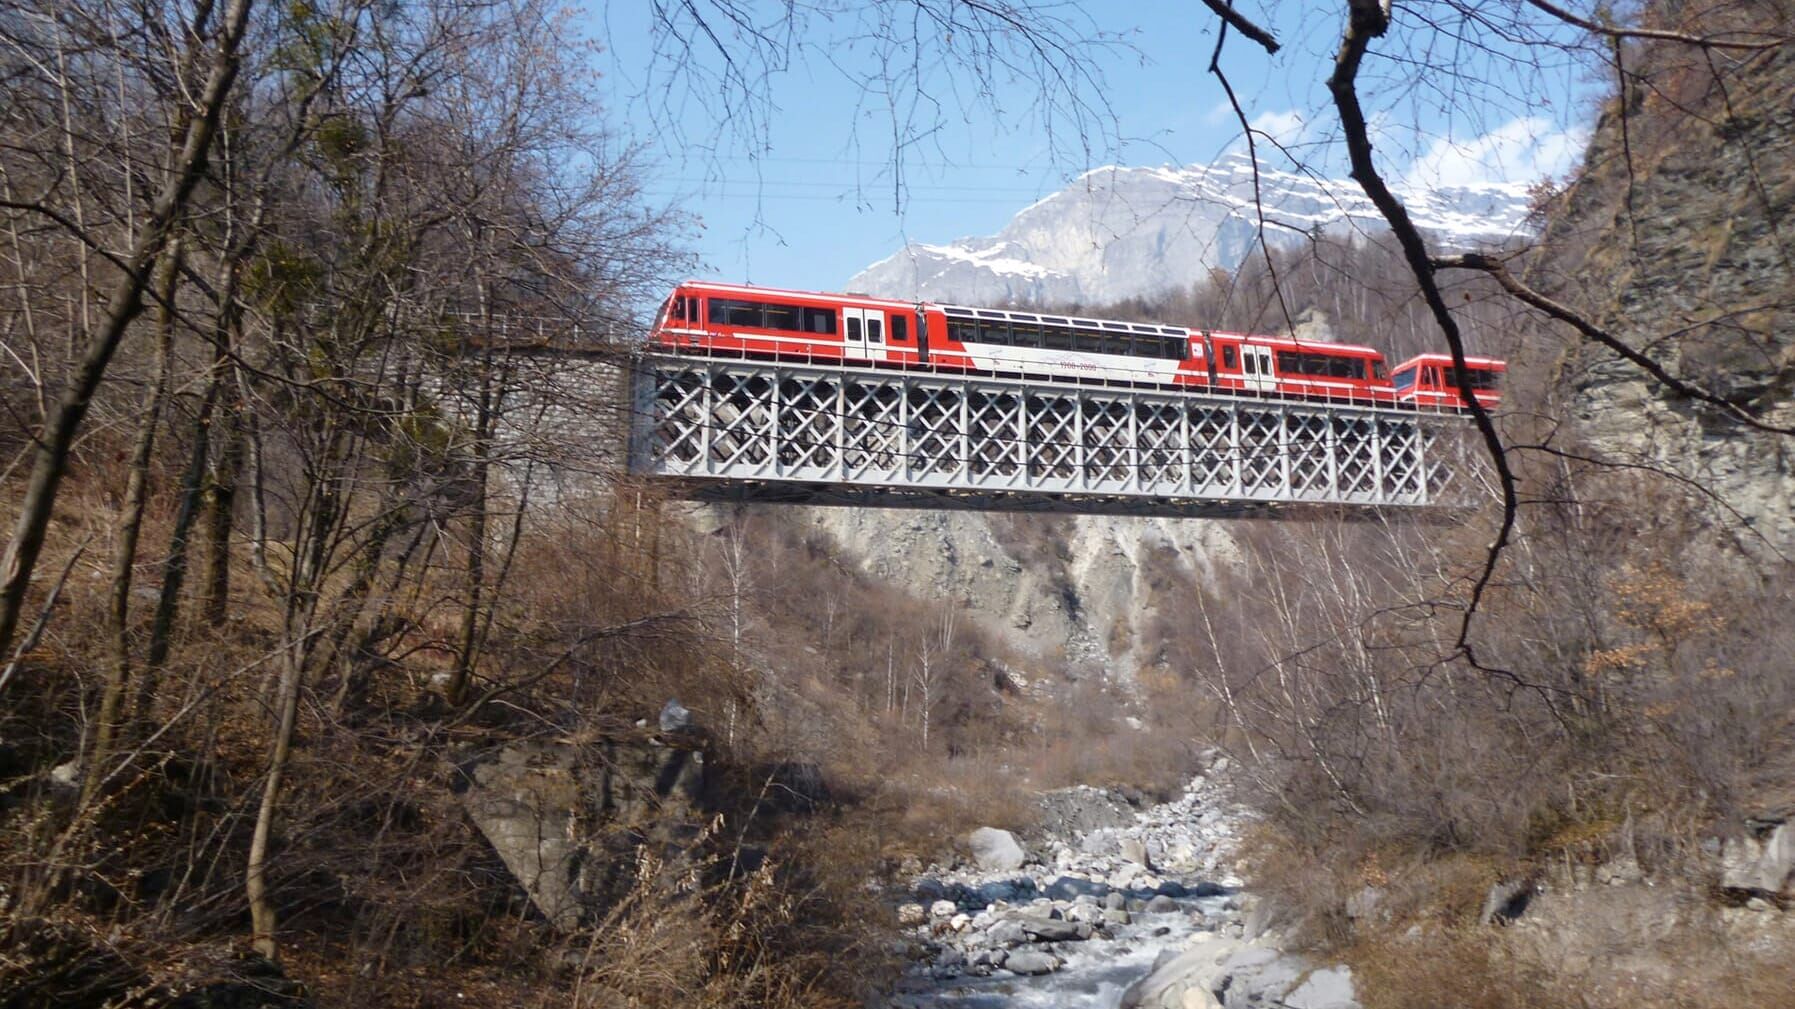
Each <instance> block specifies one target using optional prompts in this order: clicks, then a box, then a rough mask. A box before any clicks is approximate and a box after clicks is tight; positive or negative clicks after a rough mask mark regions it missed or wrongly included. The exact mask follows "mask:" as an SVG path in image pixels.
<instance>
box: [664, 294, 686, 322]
mask: <svg viewBox="0 0 1795 1009" xmlns="http://www.w3.org/2000/svg"><path fill="white" fill-rule="evenodd" d="M667 318H669V319H673V320H676V321H679V322H684V321H686V299H684V298H674V299H673V303H672V304H671V305H669V306H667Z"/></svg>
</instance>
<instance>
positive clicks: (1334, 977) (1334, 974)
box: [1284, 966, 1359, 1009]
mask: <svg viewBox="0 0 1795 1009" xmlns="http://www.w3.org/2000/svg"><path fill="white" fill-rule="evenodd" d="M1284 1005H1285V1006H1286V1007H1288V1009H1359V999H1358V993H1357V992H1356V991H1355V990H1354V988H1353V983H1352V968H1350V967H1345V966H1341V967H1326V968H1323V969H1321V970H1318V971H1311V972H1310V974H1309V976H1308V977H1306V978H1304V979H1303V983H1302V984H1299V985H1297V986H1296V987H1295V988H1294V989H1292V990H1291V992H1290V994H1288V995H1286V996H1284Z"/></svg>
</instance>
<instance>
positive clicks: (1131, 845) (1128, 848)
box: [1117, 837, 1153, 871]
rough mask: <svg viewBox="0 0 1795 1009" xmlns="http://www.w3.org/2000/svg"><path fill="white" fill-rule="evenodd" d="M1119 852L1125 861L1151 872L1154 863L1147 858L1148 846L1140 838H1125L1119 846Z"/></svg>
mask: <svg viewBox="0 0 1795 1009" xmlns="http://www.w3.org/2000/svg"><path fill="white" fill-rule="evenodd" d="M1117 850H1118V851H1119V852H1120V854H1121V856H1122V857H1123V858H1124V859H1127V860H1128V861H1130V862H1133V863H1134V864H1136V865H1138V866H1140V867H1141V868H1143V869H1146V870H1148V871H1151V870H1152V869H1153V862H1152V860H1151V859H1149V858H1148V857H1147V844H1146V842H1145V841H1142V840H1141V839H1140V838H1138V837H1124V838H1122V840H1121V841H1120V842H1118V844H1117Z"/></svg>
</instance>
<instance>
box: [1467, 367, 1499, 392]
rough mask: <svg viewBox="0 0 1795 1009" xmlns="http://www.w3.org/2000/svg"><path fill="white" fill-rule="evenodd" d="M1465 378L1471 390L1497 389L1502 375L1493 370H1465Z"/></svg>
mask: <svg viewBox="0 0 1795 1009" xmlns="http://www.w3.org/2000/svg"><path fill="white" fill-rule="evenodd" d="M1465 377H1466V379H1467V380H1468V381H1467V382H1466V384H1467V385H1469V386H1470V387H1471V388H1473V389H1499V388H1501V385H1502V373H1501V372H1499V371H1496V370H1495V369H1493V368H1466V369H1465Z"/></svg>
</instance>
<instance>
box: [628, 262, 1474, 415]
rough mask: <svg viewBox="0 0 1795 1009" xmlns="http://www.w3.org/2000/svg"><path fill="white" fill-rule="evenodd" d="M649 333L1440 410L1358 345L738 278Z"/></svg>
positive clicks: (668, 311)
mask: <svg viewBox="0 0 1795 1009" xmlns="http://www.w3.org/2000/svg"><path fill="white" fill-rule="evenodd" d="M649 340H650V342H651V343H653V344H655V345H657V346H660V347H665V348H668V349H672V350H678V351H686V352H698V353H705V354H732V355H737V354H739V355H743V356H748V357H772V358H784V359H797V360H805V361H840V362H843V363H847V364H866V365H874V366H885V367H897V368H912V369H915V368H921V369H928V370H934V371H952V372H969V373H977V374H985V375H1005V376H1026V377H1029V378H1043V379H1047V380H1049V381H1098V382H1105V383H1116V384H1123V383H1130V384H1139V385H1153V386H1165V385H1170V386H1180V387H1186V388H1193V389H1209V390H1221V391H1227V392H1232V393H1237V394H1241V395H1252V396H1285V397H1295V398H1302V399H1332V400H1347V401H1353V402H1365V403H1390V404H1396V403H1413V404H1415V405H1424V406H1435V407H1443V408H1448V409H1450V408H1452V403H1450V402H1448V401H1447V400H1448V397H1449V396H1450V395H1452V393H1450V392H1449V391H1445V390H1446V386H1445V385H1437V386H1435V385H1429V386H1426V387H1425V391H1423V387H1421V386H1418V385H1415V384H1414V383H1411V391H1410V393H1409V395H1408V396H1407V398H1404V397H1403V396H1402V394H1401V393H1400V392H1399V390H1398V388H1397V387H1396V386H1394V385H1392V383H1391V380H1390V376H1389V375H1388V374H1387V372H1386V371H1385V368H1384V356H1383V354H1381V353H1379V352H1378V351H1376V350H1373V349H1372V348H1370V347H1356V346H1352V345H1350V344H1343V343H1313V342H1305V341H1299V340H1293V339H1285V338H1280V337H1271V336H1248V335H1243V334H1240V333H1222V332H1215V331H1211V330H1198V329H1186V328H1184V327H1182V326H1159V325H1153V324H1150V323H1139V322H1117V321H1113V320H1107V319H1086V318H1080V317H1077V316H1068V315H1054V314H1050V313H1042V312H1020V311H1009V310H1005V309H988V308H968V307H963V306H959V305H937V304H931V303H927V302H902V301H892V300H889V299H884V298H871V297H866V296H863V295H855V294H817V293H811V292H805V291H784V290H777V289H774V288H767V287H748V286H744V285H738V284H715V283H704V282H690V283H685V284H681V285H680V286H679V287H678V288H676V289H675V290H674V292H673V295H672V296H671V297H670V298H668V299H667V303H666V304H665V305H663V306H662V308H661V311H660V314H659V315H658V316H657V317H656V319H655V324H654V328H653V330H652V331H651V333H650V335H649ZM1433 360H1434V357H1431V356H1430V357H1422V358H1415V359H1414V360H1413V361H1411V362H1409V363H1408V364H1405V365H1404V367H1405V368H1406V367H1408V366H1409V364H1414V363H1415V362H1420V361H1433ZM1447 360H1448V364H1447V367H1446V369H1445V371H1446V372H1447V373H1449V372H1450V370H1451V367H1450V360H1449V359H1447ZM1475 360H1477V362H1478V364H1479V366H1489V365H1494V366H1495V367H1496V368H1498V369H1499V368H1500V367H1501V362H1499V361H1496V362H1491V361H1486V360H1484V359H1481V358H1479V359H1475ZM1438 370H1439V369H1438V368H1437V366H1436V367H1435V371H1436V372H1438ZM1418 374H1426V373H1425V372H1418ZM1478 374H1481V373H1475V372H1474V382H1475V381H1480V379H1478V378H1477V375H1478ZM1489 395H1490V397H1492V398H1488V399H1486V398H1485V396H1486V390H1485V389H1484V387H1482V386H1477V396H1478V399H1479V401H1480V402H1485V403H1488V404H1489V405H1494V399H1493V396H1494V384H1493V382H1492V383H1491V384H1490V386H1489Z"/></svg>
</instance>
